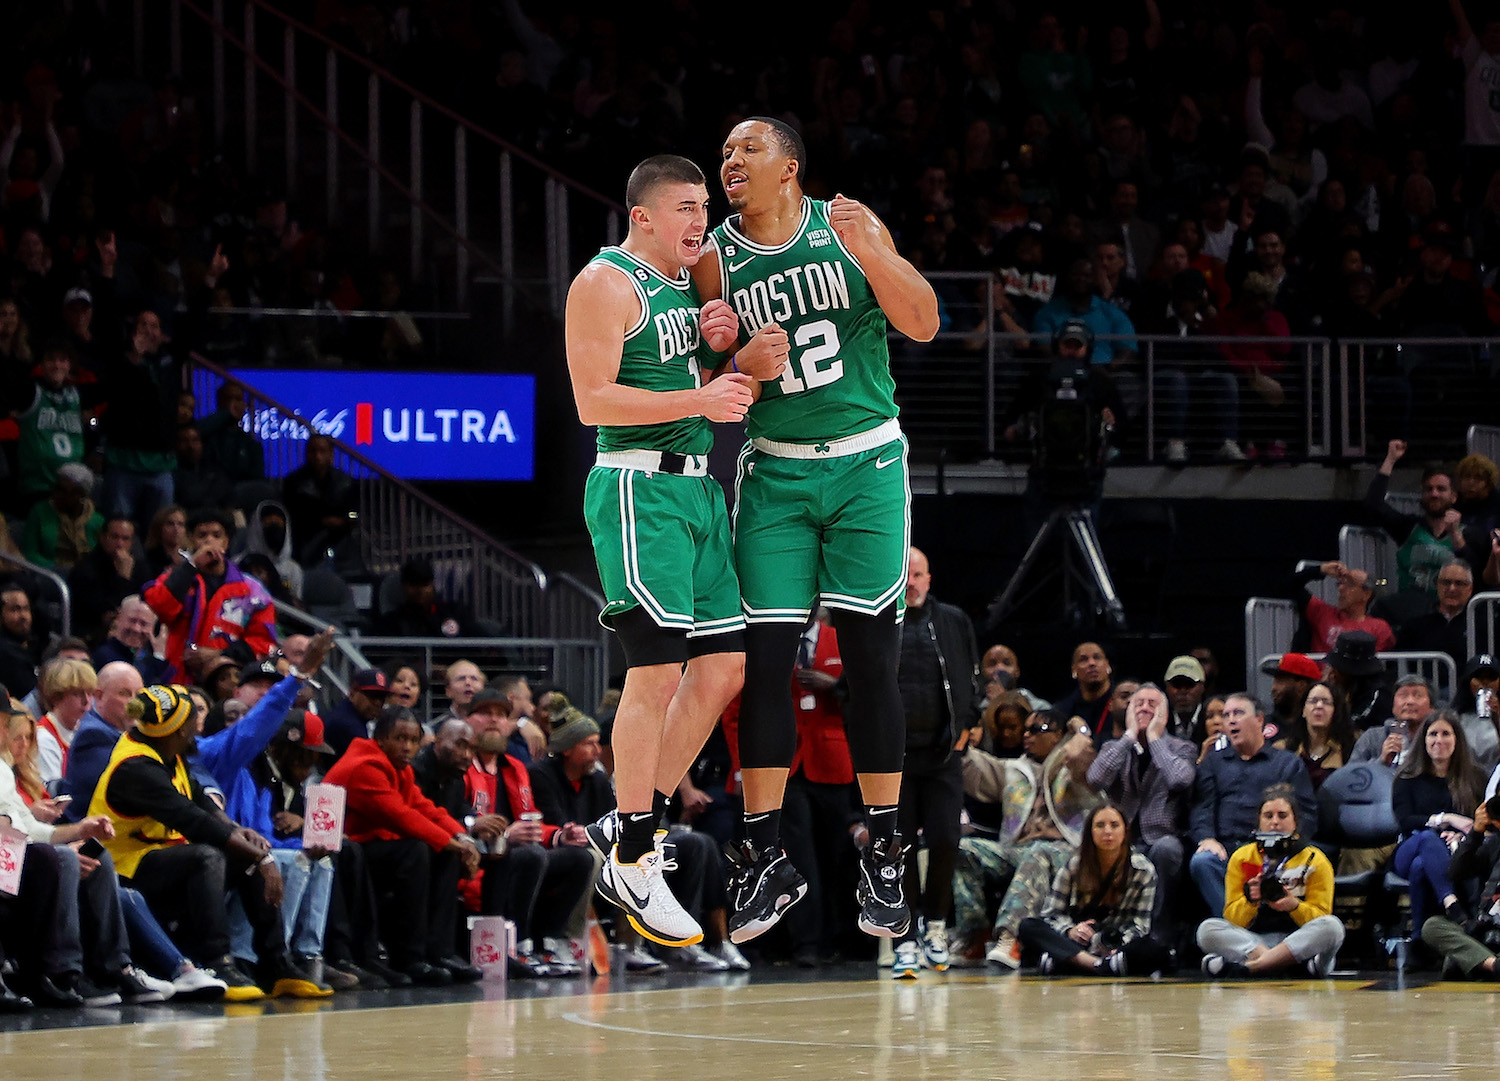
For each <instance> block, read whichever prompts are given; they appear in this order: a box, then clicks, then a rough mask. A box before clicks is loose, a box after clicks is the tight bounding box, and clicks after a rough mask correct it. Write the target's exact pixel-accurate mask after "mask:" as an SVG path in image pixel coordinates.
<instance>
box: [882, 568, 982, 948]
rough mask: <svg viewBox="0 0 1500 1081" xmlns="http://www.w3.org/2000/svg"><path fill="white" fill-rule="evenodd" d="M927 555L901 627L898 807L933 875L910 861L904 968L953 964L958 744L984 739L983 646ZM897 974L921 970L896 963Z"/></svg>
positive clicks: (903, 827) (914, 573) (909, 585)
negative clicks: (950, 929) (950, 919)
mask: <svg viewBox="0 0 1500 1081" xmlns="http://www.w3.org/2000/svg"><path fill="white" fill-rule="evenodd" d="M931 585H932V575H931V572H930V570H929V568H928V564H927V557H926V556H925V555H924V554H923V553H922V552H921V551H920V550H918V549H916V548H913V549H912V550H911V556H910V561H909V563H908V567H907V577H906V616H905V619H904V620H903V622H902V627H901V667H900V671H899V674H898V681H897V682H898V685H899V687H900V691H901V705H902V708H903V710H904V711H905V714H906V764H905V767H904V768H903V770H902V774H901V803H900V807H899V810H898V811H897V815H898V818H899V820H900V826H899V829H900V833H901V836H902V837H904V838H907V839H908V840H909V841H914V840H915V839H916V837H917V831H918V830H919V829H920V830H921V832H922V837H923V839H924V841H925V842H926V847H927V882H926V886H925V888H923V887H921V886H920V884H919V881H918V878H919V876H918V870H917V861H916V860H915V859H909V860H907V861H906V883H905V889H906V896H907V897H908V898H909V899H910V900H909V904H910V905H911V907H912V914H913V917H914V918H913V919H912V921H911V929H910V930H909V931H908V932H907V935H906V937H905V938H904V939H903V940H902V941H900V942H898V943H897V944H896V963H897V968H898V970H899V969H901V968H902V967H903V961H905V962H907V965H906V966H905V967H906V968H907V969H910V962H911V961H912V960H913V959H915V960H917V961H919V962H920V964H921V965H923V966H925V967H928V968H934V969H937V970H938V971H942V970H943V969H945V968H947V967H948V947H947V933H946V926H945V922H944V921H945V920H946V918H947V913H948V910H949V908H951V907H952V903H953V868H954V865H955V864H956V862H957V860H958V841H959V816H960V814H961V813H962V811H963V777H962V772H961V767H960V764H959V756H958V754H957V753H956V751H957V750H959V749H961V748H963V747H965V746H967V745H968V743H969V742H971V741H973V740H977V739H978V734H979V729H978V727H977V726H978V724H979V712H980V710H979V704H980V702H981V700H982V698H983V692H982V690H981V687H980V682H979V649H978V646H977V645H976V643H975V640H974V626H973V624H972V623H970V622H969V617H968V616H967V615H965V614H964V613H963V611H962V610H961V609H959V608H955V607H954V606H953V605H951V604H943V603H942V602H941V601H938V600H935V599H934V598H932V597H931V596H930V595H929V592H928V591H929V589H930V588H931ZM897 974H898V975H915V972H914V971H898V973H897Z"/></svg>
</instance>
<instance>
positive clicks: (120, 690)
mask: <svg viewBox="0 0 1500 1081" xmlns="http://www.w3.org/2000/svg"><path fill="white" fill-rule="evenodd" d="M143 686H145V684H144V682H143V681H142V680H141V674H140V673H139V672H137V671H136V670H135V666H134V665H130V664H126V663H125V662H124V661H111V662H110V663H109V664H106V665H105V666H104V667H103V668H101V669H99V686H98V688H97V689H96V690H95V691H94V712H95V713H97V714H99V716H100V717H102V718H104V720H105V722H106V723H107V724H109V725H110V726H111V727H113V728H117V729H119V730H120V731H121V732H124V731H125V730H126V729H128V728H129V727H130V718H129V716H127V715H126V713H125V707H126V705H128V704H129V702H130V700H131V699H132V698H134V697H135V696H136V695H137V694H139V693H140V691H141V688H142V687H143Z"/></svg>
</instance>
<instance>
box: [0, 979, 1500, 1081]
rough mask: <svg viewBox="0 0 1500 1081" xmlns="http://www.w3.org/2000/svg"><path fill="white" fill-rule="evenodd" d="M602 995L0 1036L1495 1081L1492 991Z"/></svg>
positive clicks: (200, 1016)
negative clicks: (1492, 1080) (1489, 1080)
mask: <svg viewBox="0 0 1500 1081" xmlns="http://www.w3.org/2000/svg"><path fill="white" fill-rule="evenodd" d="M876 971H877V970H876V969H875V968H874V967H873V966H871V965H863V966H846V967H842V968H833V969H824V970H821V971H820V972H817V973H798V972H795V971H790V970H782V969H765V970H761V971H757V972H753V973H748V974H736V975H710V976H702V975H694V974H685V973H683V974H671V975H668V976H665V977H660V976H658V977H621V976H616V977H614V978H613V979H611V978H610V977H599V978H597V979H594V980H579V981H573V980H568V981H547V982H535V983H512V984H510V985H509V986H508V987H507V986H505V985H503V984H481V985H477V986H470V987H464V988H458V989H454V990H448V991H420V992H380V993H371V992H367V993H363V994H353V995H340V996H336V997H335V998H333V999H328V1000H322V1001H314V1002H308V1001H296V1000H276V1001H272V1002H267V1003H256V1004H246V1005H232V1006H206V1005H182V1006H172V1005H170V1004H168V1005H165V1006H153V1007H130V1008H124V1009H106V1010H77V1011H35V1012H33V1013H30V1014H25V1015H18V1016H11V1017H6V1018H0V1056H3V1057H0V1063H3V1071H4V1075H5V1076H6V1077H7V1078H14V1079H20V1081H32V1079H37V1081H42V1079H45V1081H75V1079H76V1081H92V1079H104V1078H108V1079H118V1081H178V1079H185V1081H186V1079H191V1081H239V1079H242V1078H243V1079H247V1081H248V1079H252V1078H253V1079H255V1081H384V1079H391V1081H405V1079H409V1078H455V1079H462V1081H478V1079H482V1078H510V1077H515V1078H528V1079H529V1078H536V1079H547V1081H565V1079H567V1081H594V1079H599V1081H606V1079H607V1081H637V1079H639V1081H679V1079H682V1081H689V1079H691V1081H723V1079H738V1078H746V1079H752V1081H773V1079H783V1078H808V1079H813V1078H816V1079H818V1081H825V1079H829V1081H831V1079H844V1078H874V1079H877V1081H878V1079H886V1078H889V1079H893V1081H894V1079H899V1081H910V1079H928V1078H965V1079H969V1078H974V1079H981V1078H998V1079H1012V1078H1014V1079H1019V1081H1051V1079H1054V1078H1078V1079H1098V1081H1112V1079H1121V1081H1125V1079H1131V1081H1138V1079H1162V1081H1170V1079H1175V1078H1214V1079H1229V1081H1290V1079H1295V1078H1317V1079H1320V1081H1322V1079H1342V1078H1382V1079H1385V1078H1426V1077H1445V1078H1446V1077H1476V1078H1478V1077H1485V1076H1491V1077H1492V1076H1494V1075H1495V1073H1496V1070H1497V1068H1500V995H1497V994H1496V993H1495V988H1496V985H1494V984H1460V983H1429V984H1425V985H1424V984H1421V983H1419V982H1418V983H1412V982H1408V983H1406V984H1405V985H1404V986H1402V987H1399V988H1398V987H1397V985H1396V983H1395V981H1394V980H1393V979H1390V978H1386V977H1380V978H1368V979H1359V978H1348V979H1337V980H1318V981H1311V980H1300V981H1288V982H1269V981H1259V982H1252V983H1238V984H1211V983H1206V982H1201V981H1199V980H1197V979H1192V978H1182V979H1177V980H1164V981H1152V980H1149V979H1126V980H1110V981H1102V980H1093V979H1087V978H1083V979H1052V980H1048V979H1044V978H1039V977H1032V976H1015V975H997V974H992V973H990V972H985V971H983V970H959V969H954V970H952V971H950V972H947V973H943V974H937V973H924V974H923V975H922V977H921V979H919V980H917V981H915V982H907V981H904V982H901V983H896V982H893V981H892V980H891V978H890V975H889V973H888V972H883V971H882V972H880V973H879V975H878V976H876V975H875V973H876Z"/></svg>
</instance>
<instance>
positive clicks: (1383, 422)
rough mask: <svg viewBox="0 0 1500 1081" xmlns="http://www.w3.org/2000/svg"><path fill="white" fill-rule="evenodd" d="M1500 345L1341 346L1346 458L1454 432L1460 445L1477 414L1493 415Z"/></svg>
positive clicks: (1416, 340) (1453, 341) (1413, 342)
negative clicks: (1386, 442) (1412, 435)
mask: <svg viewBox="0 0 1500 1081" xmlns="http://www.w3.org/2000/svg"><path fill="white" fill-rule="evenodd" d="M1497 345H1500V338H1465V337H1459V336H1433V337H1407V338H1362V339H1348V340H1345V341H1341V342H1340V343H1339V346H1338V361H1337V366H1338V370H1339V383H1340V385H1341V386H1342V387H1343V393H1344V401H1343V408H1342V410H1341V415H1342V423H1341V428H1340V436H1341V441H1342V443H1343V453H1344V454H1345V455H1346V456H1349V457H1359V456H1363V455H1364V453H1365V451H1366V448H1367V445H1368V443H1369V442H1370V440H1371V439H1372V437H1373V439H1374V440H1375V441H1376V442H1379V441H1380V440H1382V439H1389V438H1397V437H1399V438H1407V434H1408V433H1409V432H1414V431H1423V432H1436V431H1443V430H1447V431H1448V432H1449V436H1448V438H1450V439H1452V440H1453V442H1454V443H1455V444H1456V443H1457V439H1456V437H1457V435H1458V433H1459V432H1462V431H1464V430H1465V429H1467V428H1468V426H1469V424H1470V423H1471V417H1472V414H1473V413H1474V412H1475V411H1476V410H1484V411H1485V412H1488V406H1487V404H1486V403H1487V402H1488V401H1490V399H1491V397H1492V394H1493V385H1494V379H1495V377H1496V375H1497V374H1500V373H1497V363H1496V359H1495V358H1496V356H1497V355H1500V354H1497V353H1496V352H1495V347H1496V346H1497Z"/></svg>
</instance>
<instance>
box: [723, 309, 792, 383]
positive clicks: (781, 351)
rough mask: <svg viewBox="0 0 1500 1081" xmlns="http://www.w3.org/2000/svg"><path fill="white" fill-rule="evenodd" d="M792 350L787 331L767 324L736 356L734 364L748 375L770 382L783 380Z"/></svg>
mask: <svg viewBox="0 0 1500 1081" xmlns="http://www.w3.org/2000/svg"><path fill="white" fill-rule="evenodd" d="M790 350H791V342H789V341H788V340H787V336H786V331H784V330H782V329H781V327H780V326H778V325H777V324H776V323H767V324H766V325H765V326H763V327H761V328H760V329H759V330H757V331H756V332H755V336H754V337H752V338H751V339H750V340H749V341H748V342H746V343H745V347H744V348H743V349H741V350H740V351H739V352H738V353H736V354H735V355H734V364H735V367H736V368H738V369H739V370H740V371H742V372H744V373H745V374H746V375H752V376H754V377H755V378H756V379H759V380H760V381H761V382H769V381H771V380H773V379H779V378H781V372H782V369H784V368H785V367H786V358H787V354H788V353H789V352H790Z"/></svg>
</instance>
